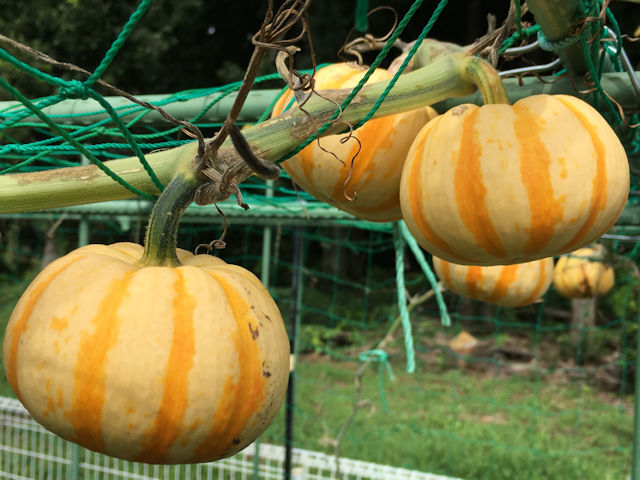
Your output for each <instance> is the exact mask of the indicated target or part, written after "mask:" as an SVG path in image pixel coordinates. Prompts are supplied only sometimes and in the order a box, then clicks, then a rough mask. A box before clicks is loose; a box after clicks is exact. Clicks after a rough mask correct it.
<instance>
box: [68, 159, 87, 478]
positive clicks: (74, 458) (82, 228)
mask: <svg viewBox="0 0 640 480" xmlns="http://www.w3.org/2000/svg"><path fill="white" fill-rule="evenodd" d="M81 163H82V165H88V164H89V159H88V158H85V157H84V156H83V157H82V158H81ZM88 244H89V217H88V216H87V215H86V214H85V215H82V217H81V219H80V221H79V222H78V247H83V246H85V245H88ZM70 469H71V471H70V472H69V479H70V480H79V478H80V446H79V445H78V444H76V443H73V444H72V445H71V466H70Z"/></svg>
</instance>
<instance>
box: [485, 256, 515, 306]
mask: <svg viewBox="0 0 640 480" xmlns="http://www.w3.org/2000/svg"><path fill="white" fill-rule="evenodd" d="M517 270H518V265H505V266H503V267H502V269H501V270H500V275H499V276H498V280H497V281H496V284H495V286H494V287H493V291H492V292H491V295H489V296H488V297H487V298H486V299H485V302H497V301H498V300H500V299H502V298H504V297H505V296H506V294H507V290H508V289H509V285H511V284H512V283H513V282H514V281H515V279H516V271H517Z"/></svg>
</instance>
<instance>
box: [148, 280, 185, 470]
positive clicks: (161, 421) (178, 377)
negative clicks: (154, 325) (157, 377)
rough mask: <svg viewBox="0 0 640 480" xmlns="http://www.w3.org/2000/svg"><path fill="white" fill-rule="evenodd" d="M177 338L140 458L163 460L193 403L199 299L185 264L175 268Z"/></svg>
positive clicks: (174, 316)
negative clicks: (191, 287) (191, 390)
mask: <svg viewBox="0 0 640 480" xmlns="http://www.w3.org/2000/svg"><path fill="white" fill-rule="evenodd" d="M174 272H175V273H176V276H177V278H176V283H175V287H174V291H175V297H174V298H173V338H172V341H171V351H170V352H169V358H168V360H167V367H166V370H165V374H164V379H163V382H162V384H163V392H162V401H161V403H160V407H159V409H158V413H157V414H156V418H155V420H154V422H153V426H152V427H151V429H150V430H149V431H148V432H146V433H145V435H144V438H143V440H142V450H141V452H140V453H139V454H138V455H137V456H136V460H137V461H144V462H147V463H161V462H163V461H164V460H165V459H166V458H167V455H168V454H169V449H170V448H171V446H172V445H173V443H174V442H175V440H176V438H178V435H179V433H180V430H181V428H182V422H183V420H184V416H185V413H186V410H187V406H188V403H189V389H188V387H189V372H190V371H191V369H192V368H193V364H194V358H195V354H196V344H195V327H194V318H193V315H194V311H195V308H196V299H195V297H194V296H193V295H192V294H191V292H189V290H188V289H187V288H186V286H185V278H184V272H183V269H182V268H177V269H175V270H174Z"/></svg>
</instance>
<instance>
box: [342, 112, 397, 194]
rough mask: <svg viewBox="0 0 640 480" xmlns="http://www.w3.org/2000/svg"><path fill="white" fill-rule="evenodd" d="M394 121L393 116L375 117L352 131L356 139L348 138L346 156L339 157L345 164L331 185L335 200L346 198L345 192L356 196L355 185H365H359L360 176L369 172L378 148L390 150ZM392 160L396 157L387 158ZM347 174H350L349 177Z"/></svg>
mask: <svg viewBox="0 0 640 480" xmlns="http://www.w3.org/2000/svg"><path fill="white" fill-rule="evenodd" d="M395 121H396V119H395V117H394V116H387V117H382V118H377V119H375V120H370V121H369V122H367V123H366V124H365V125H363V126H362V127H361V128H359V129H358V130H356V131H355V132H353V135H354V136H355V137H357V139H358V140H355V139H353V140H348V141H350V142H351V143H352V144H353V145H352V147H351V149H350V150H349V153H348V154H347V155H346V158H341V159H340V160H342V161H343V162H345V165H344V166H343V167H342V168H341V169H340V175H339V177H338V180H337V181H336V184H335V186H334V187H333V198H335V199H336V200H342V199H345V200H346V199H347V197H346V196H345V194H346V195H347V196H348V197H351V198H352V197H354V196H357V193H358V192H357V190H356V188H357V187H359V188H362V187H364V186H365V185H366V184H363V185H359V183H360V181H361V179H362V177H363V176H364V175H365V174H366V173H367V172H369V169H370V168H371V163H372V160H373V157H374V156H375V155H376V154H377V153H378V151H379V150H390V149H391V147H392V146H393V137H392V135H393V130H394V128H393V127H394V124H395ZM354 156H355V158H354ZM396 157H397V156H396ZM393 160H397V158H389V159H388V161H389V163H392V162H393ZM351 162H353V167H352V166H351ZM394 163H395V162H394ZM387 167H388V166H387ZM378 168H382V166H378ZM349 174H351V176H350V177H349ZM347 179H348V182H347ZM345 183H346V185H345Z"/></svg>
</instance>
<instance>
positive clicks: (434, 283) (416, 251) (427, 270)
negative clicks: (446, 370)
mask: <svg viewBox="0 0 640 480" xmlns="http://www.w3.org/2000/svg"><path fill="white" fill-rule="evenodd" d="M398 223H399V224H400V231H401V232H402V236H403V237H404V240H405V242H407V245H409V248H410V249H411V251H412V252H413V255H414V256H415V257H416V260H417V261H418V264H419V265H420V268H422V271H423V272H424V274H425V275H426V276H427V280H428V281H429V284H430V285H431V288H433V291H434V293H435V297H436V301H437V302H438V309H439V310H440V323H441V324H442V326H444V327H450V326H451V317H449V312H448V311H447V305H446V304H445V303H444V299H443V298H442V292H441V291H440V287H439V286H438V280H437V279H436V276H435V275H434V273H433V271H432V270H431V267H429V264H428V263H427V259H426V258H425V256H424V253H422V250H421V249H420V246H419V245H418V242H416V239H415V238H413V235H411V232H409V229H408V228H407V225H406V224H405V223H404V222H403V221H400V222H398Z"/></svg>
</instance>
